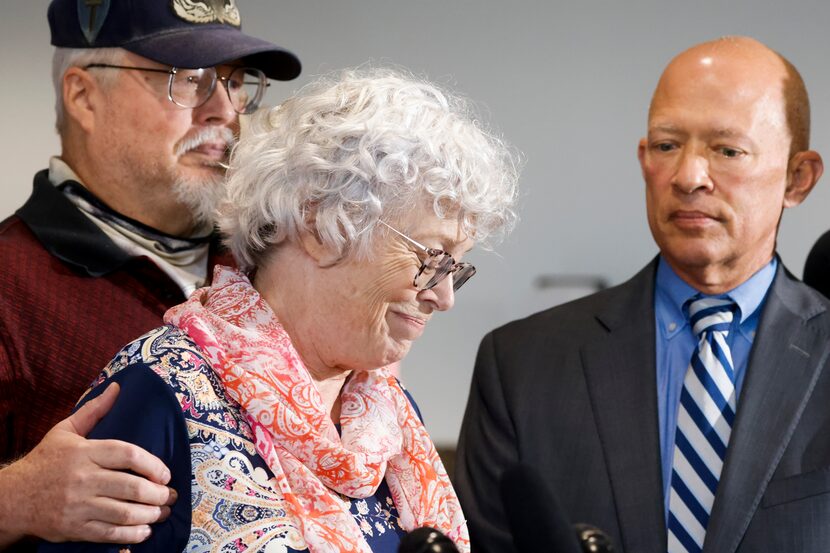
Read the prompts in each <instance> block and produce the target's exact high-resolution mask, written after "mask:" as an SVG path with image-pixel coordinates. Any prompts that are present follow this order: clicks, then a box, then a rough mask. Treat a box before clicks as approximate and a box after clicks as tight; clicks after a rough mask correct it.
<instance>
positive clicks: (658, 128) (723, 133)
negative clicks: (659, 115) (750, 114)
mask: <svg viewBox="0 0 830 553" xmlns="http://www.w3.org/2000/svg"><path fill="white" fill-rule="evenodd" d="M648 132H649V133H653V132H659V133H665V134H674V135H677V134H687V133H686V131H684V130H682V129H680V127H677V126H675V125H671V124H663V125H654V126H651V127H649V128H648ZM706 136H710V137H714V138H736V137H737V138H739V137H745V136H746V134H745V133H744V132H743V131H741V130H739V129H735V128H731V127H722V128H718V129H713V130H711V131H708V132H706Z"/></svg>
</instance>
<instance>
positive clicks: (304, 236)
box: [300, 228, 343, 267]
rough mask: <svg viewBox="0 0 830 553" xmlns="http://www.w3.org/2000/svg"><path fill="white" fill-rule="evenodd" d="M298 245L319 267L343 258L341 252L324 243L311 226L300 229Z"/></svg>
mask: <svg viewBox="0 0 830 553" xmlns="http://www.w3.org/2000/svg"><path fill="white" fill-rule="evenodd" d="M300 247H301V248H302V249H303V250H304V251H305V253H306V254H307V255H308V256H309V257H311V258H312V259H314V261H315V262H316V263H317V265H318V266H319V267H330V266H331V265H334V264H335V263H337V262H338V261H340V260H341V259H342V258H343V254H342V253H341V252H339V251H337V250H336V249H335V248H332V247H330V246H328V245H327V244H325V243H324V242H323V240H322V239H321V238H320V235H319V234H318V233H317V232H316V230H314V229H313V228H311V229H309V230H301V231H300Z"/></svg>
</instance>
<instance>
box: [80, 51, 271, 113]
mask: <svg viewBox="0 0 830 553" xmlns="http://www.w3.org/2000/svg"><path fill="white" fill-rule="evenodd" d="M96 67H101V68H111V69H130V70H133V71H150V72H152V73H166V74H167V75H169V77H168V79H167V98H168V99H169V100H170V101H171V102H173V103H174V104H176V105H177V106H179V107H183V108H198V107H199V106H201V105H204V104H205V102H207V101H208V100H209V99H210V97H211V95H213V91H214V90H216V82H217V81H221V83H222V86H223V87H224V88H225V92H227V93H228V98H229V99H230V101H231V105H233V109H234V110H235V111H236V113H241V114H243V115H246V114H249V113H253V112H254V111H256V109H257V108H258V107H259V103H260V102H261V101H262V97H263V96H264V95H265V89H266V88H268V86H269V84H270V83H268V79H267V78H266V77H265V73H263V72H262V71H260V70H259V69H256V68H254V67H237V68H235V69H234V70H233V71H231V73H230V75H228V76H227V77H222V76H220V75H219V74H218V73H217V72H216V68H215V67H203V68H200V69H182V68H181V67H173V68H171V69H155V68H152V67H133V66H128V65H110V64H106V63H91V64H89V65H87V66H86V67H85V68H84V69H91V68H96Z"/></svg>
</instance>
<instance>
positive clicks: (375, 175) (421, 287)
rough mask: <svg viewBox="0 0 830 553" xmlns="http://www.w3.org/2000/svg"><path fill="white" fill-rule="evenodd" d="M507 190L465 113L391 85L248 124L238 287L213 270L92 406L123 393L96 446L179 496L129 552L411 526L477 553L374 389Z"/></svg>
mask: <svg viewBox="0 0 830 553" xmlns="http://www.w3.org/2000/svg"><path fill="white" fill-rule="evenodd" d="M516 180H517V173H516V167H515V160H514V158H513V157H512V155H511V154H510V152H509V150H508V149H507V148H505V146H504V145H503V144H502V143H501V141H499V140H498V139H497V138H495V137H494V136H493V135H491V134H489V133H487V132H486V131H484V130H483V129H482V128H481V127H480V126H479V124H478V123H477V122H475V121H474V120H473V119H472V117H471V115H470V113H469V111H468V108H467V106H466V104H465V103H464V102H462V101H461V100H459V99H457V98H454V97H452V96H450V95H448V94H445V93H443V92H441V91H439V90H438V89H437V88H435V87H434V86H433V85H431V84H429V83H427V82H424V81H419V80H416V79H412V78H410V77H406V76H402V75H401V74H399V73H397V72H394V71H390V70H373V71H368V72H366V71H364V72H354V71H350V72H346V73H343V74H341V75H339V76H338V77H337V78H333V79H332V78H330V79H323V80H320V81H318V82H316V83H314V84H312V85H309V86H307V87H306V88H304V89H303V90H302V91H301V93H300V94H298V95H297V96H295V97H293V98H291V99H289V100H288V101H286V102H285V103H283V104H282V105H281V106H280V107H278V108H274V109H272V110H270V111H266V112H263V113H261V114H259V115H258V116H257V117H255V119H254V121H253V122H252V124H251V127H250V129H249V132H248V133H247V135H246V136H245V137H244V138H243V140H242V141H240V143H239V145H238V147H237V148H236V150H235V151H234V154H233V156H232V160H231V169H230V171H229V182H228V188H229V192H230V199H229V201H228V202H227V203H226V205H225V206H224V208H223V212H222V217H221V230H222V232H223V233H224V234H225V236H226V238H227V244H228V245H229V247H230V249H231V251H232V252H233V254H234V256H235V258H236V259H237V261H238V263H239V270H236V269H230V268H221V267H220V268H217V270H216V272H215V274H214V277H213V283H212V285H211V286H210V287H208V288H203V289H201V290H198V291H197V292H196V293H194V295H193V296H192V297H191V298H190V299H189V300H188V301H187V302H185V303H183V304H181V305H179V306H177V307H174V308H173V309H171V310H170V311H169V312H168V313H167V315H166V316H165V322H166V323H167V326H164V327H161V328H159V329H156V330H154V331H152V332H150V333H148V334H146V335H145V336H143V337H141V338H139V339H138V340H136V341H134V342H132V343H131V344H129V345H127V346H126V347H125V348H124V349H123V350H122V351H121V352H120V353H119V354H118V355H117V356H116V357H115V359H114V360H113V361H112V363H111V364H110V365H109V366H108V367H107V368H106V369H105V371H104V373H103V374H102V376H101V377H100V379H99V380H98V382H96V384H95V386H94V388H93V390H92V393H90V394H89V395H88V396H87V398H85V400H86V399H89V398H90V397H92V396H94V395H96V394H98V393H100V391H101V390H102V389H103V388H105V385H106V384H107V383H109V382H118V383H120V385H121V392H120V395H119V398H118V401H117V404H116V406H115V408H114V409H113V411H112V412H111V413H110V414H109V415H108V416H107V417H106V418H105V419H104V420H103V421H102V422H101V423H100V424H99V426H98V427H97V428H96V430H95V432H94V436H95V437H117V438H120V439H127V440H131V441H134V442H136V443H138V444H140V445H142V446H143V447H145V448H147V449H148V450H150V451H151V452H152V453H154V454H156V455H158V456H159V457H161V458H162V459H163V460H164V461H165V462H166V463H167V464H168V466H169V467H170V469H171V473H172V479H171V482H172V483H171V486H173V487H174V488H175V489H176V490H177V491H178V493H179V499H178V501H177V503H176V504H175V505H174V506H173V509H172V514H171V516H170V517H169V518H168V519H167V520H166V521H165V522H163V523H160V524H159V525H157V526H156V527H154V528H153V534H152V536H151V537H150V539H149V540H148V541H146V542H144V543H143V544H140V545H138V546H133V548H132V550H133V551H141V550H142V549H143V548H147V549H153V548H157V549H160V550H165V551H182V550H187V551H202V550H204V551H208V550H210V551H243V550H244V551H268V552H277V551H280V552H291V551H305V550H310V551H312V552H318V551H331V552H334V551H338V552H340V551H360V552H368V551H389V552H393V551H396V550H397V545H398V542H399V540H400V536H401V535H402V534H403V533H404V532H405V531H408V530H411V529H414V528H416V527H419V526H432V527H435V528H437V529H439V530H441V531H443V532H444V533H445V534H447V535H448V536H449V537H450V538H451V539H452V540H453V541H455V542H456V544H457V545H458V547H459V548H460V549H461V550H462V551H465V550H467V549H469V546H468V540H467V531H466V527H465V524H464V517H463V515H462V513H461V510H460V508H459V505H458V500H457V499H456V496H455V493H454V491H453V489H452V486H451V485H450V482H449V480H448V478H447V475H446V472H445V471H444V468H443V466H442V464H441V461H440V460H439V458H438V456H437V454H436V452H435V448H434V446H433V444H432V442H431V440H430V438H429V436H428V434H427V432H426V430H424V427H423V424H422V423H421V420H420V417H419V415H418V412H417V410H416V408H415V405H414V403H413V401H412V399H411V398H410V397H409V396H408V394H407V393H406V392H405V391H404V390H403V389H402V388H401V386H400V384H399V383H398V381H397V380H396V379H395V378H394V377H393V376H392V375H391V374H390V373H389V371H388V369H386V368H384V367H386V366H387V365H389V364H391V363H394V362H396V361H398V360H400V359H401V358H403V357H404V356H405V355H406V353H407V352H408V351H409V348H410V346H411V344H412V342H413V341H414V340H416V339H417V338H418V337H420V335H421V333H422V332H423V330H424V327H425V326H426V324H427V322H428V321H429V319H430V317H431V316H432V315H433V314H434V313H435V312H436V311H444V310H447V309H450V308H451V307H452V306H453V302H454V294H455V292H457V291H458V289H459V288H460V287H461V285H462V284H464V282H466V280H467V279H469V278H470V277H471V276H472V275H473V274H474V272H475V269H474V268H473V267H472V266H471V265H469V264H467V263H462V262H460V258H461V256H462V255H464V254H465V253H466V252H467V251H468V250H469V249H470V248H471V247H472V246H473V244H474V243H475V242H480V241H482V240H485V239H487V238H488V237H490V236H492V235H494V234H497V233H500V232H502V231H504V230H505V229H507V228H509V227H510V226H511V224H512V222H513V220H514V215H513V211H512V208H513V205H514V201H515V197H516ZM58 547H59V548H60V549H66V550H70V549H73V548H75V547H94V546H90V545H88V544H87V545H81V546H77V545H73V544H65V545H63V546H58ZM97 547H100V548H101V549H106V547H107V546H97ZM116 549H117V548H116ZM116 549H114V550H116Z"/></svg>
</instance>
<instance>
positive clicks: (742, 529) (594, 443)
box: [456, 37, 830, 553]
mask: <svg viewBox="0 0 830 553" xmlns="http://www.w3.org/2000/svg"><path fill="white" fill-rule="evenodd" d="M809 121H810V116H809V103H808V100H807V93H806V90H805V88H804V83H803V81H802V80H801V77H800V76H799V74H798V72H797V71H796V70H795V68H794V67H793V66H792V65H791V64H790V63H789V62H788V61H786V60H785V59H783V58H782V57H781V56H780V55H779V54H777V53H775V52H774V51H772V50H770V49H769V48H767V47H766V46H764V45H763V44H761V43H759V42H757V41H755V40H752V39H749V38H740V37H738V38H736V37H730V38H725V39H720V40H716V41H713V42H708V43H705V44H700V45H698V46H695V47H693V48H691V49H689V50H687V51H685V52H683V53H681V54H680V55H678V56H677V57H676V58H674V59H673V60H672V61H671V63H670V64H669V65H668V67H667V68H666V70H665V72H664V73H663V75H662V76H661V78H660V81H659V83H658V85H657V88H656V90H655V92H654V96H653V98H652V102H651V106H650V109H649V116H648V134H647V136H646V138H643V139H642V140H641V141H640V143H639V147H638V157H639V160H640V165H641V167H642V172H643V178H644V180H645V184H646V208H647V214H648V223H649V227H650V228H651V232H652V235H653V236H654V240H655V242H656V243H657V246H658V248H659V250H660V254H659V255H658V256H657V257H656V258H655V259H654V260H652V261H651V263H649V264H648V265H647V266H646V267H645V268H644V269H643V270H642V271H640V272H639V273H638V274H637V275H635V276H634V277H633V278H631V280H629V281H628V282H626V283H624V284H622V285H620V286H617V287H615V288H611V289H609V290H605V291H603V292H600V293H598V294H595V295H593V296H590V297H587V298H584V299H581V300H577V301H575V302H572V303H569V304H566V305H563V306H560V307H556V308H554V309H550V310H548V311H544V312H541V313H538V314H536V315H533V316H531V317H529V318H527V319H524V320H520V321H515V322H512V323H510V324H508V325H506V326H503V327H501V328H499V329H496V330H495V331H493V332H491V333H490V334H488V335H487V336H486V337H485V338H484V340H483V341H482V344H481V348H480V350H479V354H478V359H477V361H476V367H475V375H474V377H473V384H472V389H471V393H470V398H469V403H468V405H467V412H466V415H465V418H464V424H463V428H462V431H461V438H460V443H459V458H458V460H457V467H458V473H457V479H456V483H457V487H458V491H459V496H460V497H461V499H462V506H463V508H464V511H465V513H466V515H467V517H468V519H469V527H470V532H471V536H472V539H473V549H474V550H475V551H478V552H490V551H492V552H496V551H498V552H500V553H503V552H506V551H513V550H514V547H513V538H512V536H511V533H510V528H509V527H508V524H507V522H506V521H507V520H509V519H510V515H511V514H512V513H513V511H511V512H505V507H504V506H503V505H502V502H501V500H500V497H499V483H500V478H501V474H502V473H503V472H504V471H505V470H506V469H509V468H511V467H513V466H514V465H516V464H517V463H524V464H526V465H530V467H531V468H530V469H526V470H530V471H533V470H534V469H535V470H537V471H538V473H539V474H540V475H541V478H542V479H543V480H544V482H545V483H546V484H547V486H548V487H549V488H550V491H551V493H553V494H555V496H556V497H558V499H559V502H560V503H561V504H562V506H563V508H564V511H565V512H566V513H567V516H568V517H569V518H570V522H572V523H577V522H582V523H589V524H592V525H595V526H597V527H599V528H601V529H602V530H604V531H605V532H606V533H607V534H608V535H609V536H610V537H611V538H612V540H613V541H614V543H615V545H616V550H617V551H623V552H626V551H627V552H630V553H650V552H651V553H657V552H666V551H670V552H685V551H706V552H712V553H714V552H717V553H733V552H736V551H740V552H748V551H752V552H759V551H770V552H777V553H780V552H783V551H799V552H805V551H830V524H828V521H830V407H828V406H830V368H828V369H827V372H824V369H825V368H826V366H827V365H828V364H830V360H828V356H829V355H830V302H828V301H827V300H826V299H824V298H823V297H822V296H821V295H820V294H818V293H817V292H815V291H814V290H812V289H810V288H808V287H807V286H805V285H803V284H802V283H800V282H799V281H797V280H796V279H795V278H794V277H793V276H792V275H791V274H790V273H789V272H788V271H787V270H786V269H785V268H784V266H783V264H782V262H781V260H780V259H779V258H778V257H777V256H776V252H775V244H776V234H777V229H778V223H779V221H780V218H781V215H782V212H783V210H784V209H785V208H789V207H794V206H796V205H798V204H800V203H801V202H802V201H804V199H805V198H806V197H807V195H808V194H809V193H810V191H811V190H812V188H813V186H814V185H815V184H816V181H817V180H818V179H819V177H820V176H821V173H822V170H823V165H822V160H821V157H820V156H819V154H817V153H816V152H814V151H810V150H809ZM507 492H508V493H512V494H513V495H515V496H516V497H517V498H518V500H519V503H521V502H522V501H523V499H524V498H525V497H531V496H533V495H534V493H535V489H530V488H529V489H527V490H521V489H519V490H515V489H512V490H511V489H508V490H507ZM525 508H526V509H529V510H531V511H533V510H541V509H542V508H547V506H546V505H534V504H532V503H531V504H526V505H525ZM519 519H520V520H519V521H518V526H522V525H524V527H523V528H522V529H519V532H522V533H523V534H525V533H526V534H528V535H530V536H531V542H532V540H534V539H538V535H537V534H538V533H539V531H540V530H541V529H539V528H533V527H532V526H530V524H527V523H525V522H524V521H526V520H528V517H526V516H525V517H524V518H522V517H519ZM515 529H516V528H514V530H515ZM542 534H544V532H542ZM522 537H525V538H526V537H527V535H525V536H519V538H520V539H521V538H522ZM532 543H536V544H537V545H536V546H535V547H537V548H539V550H542V549H541V548H542V547H543V544H541V543H539V542H538V541H536V542H532ZM548 547H550V546H548ZM551 550H555V549H551Z"/></svg>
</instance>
